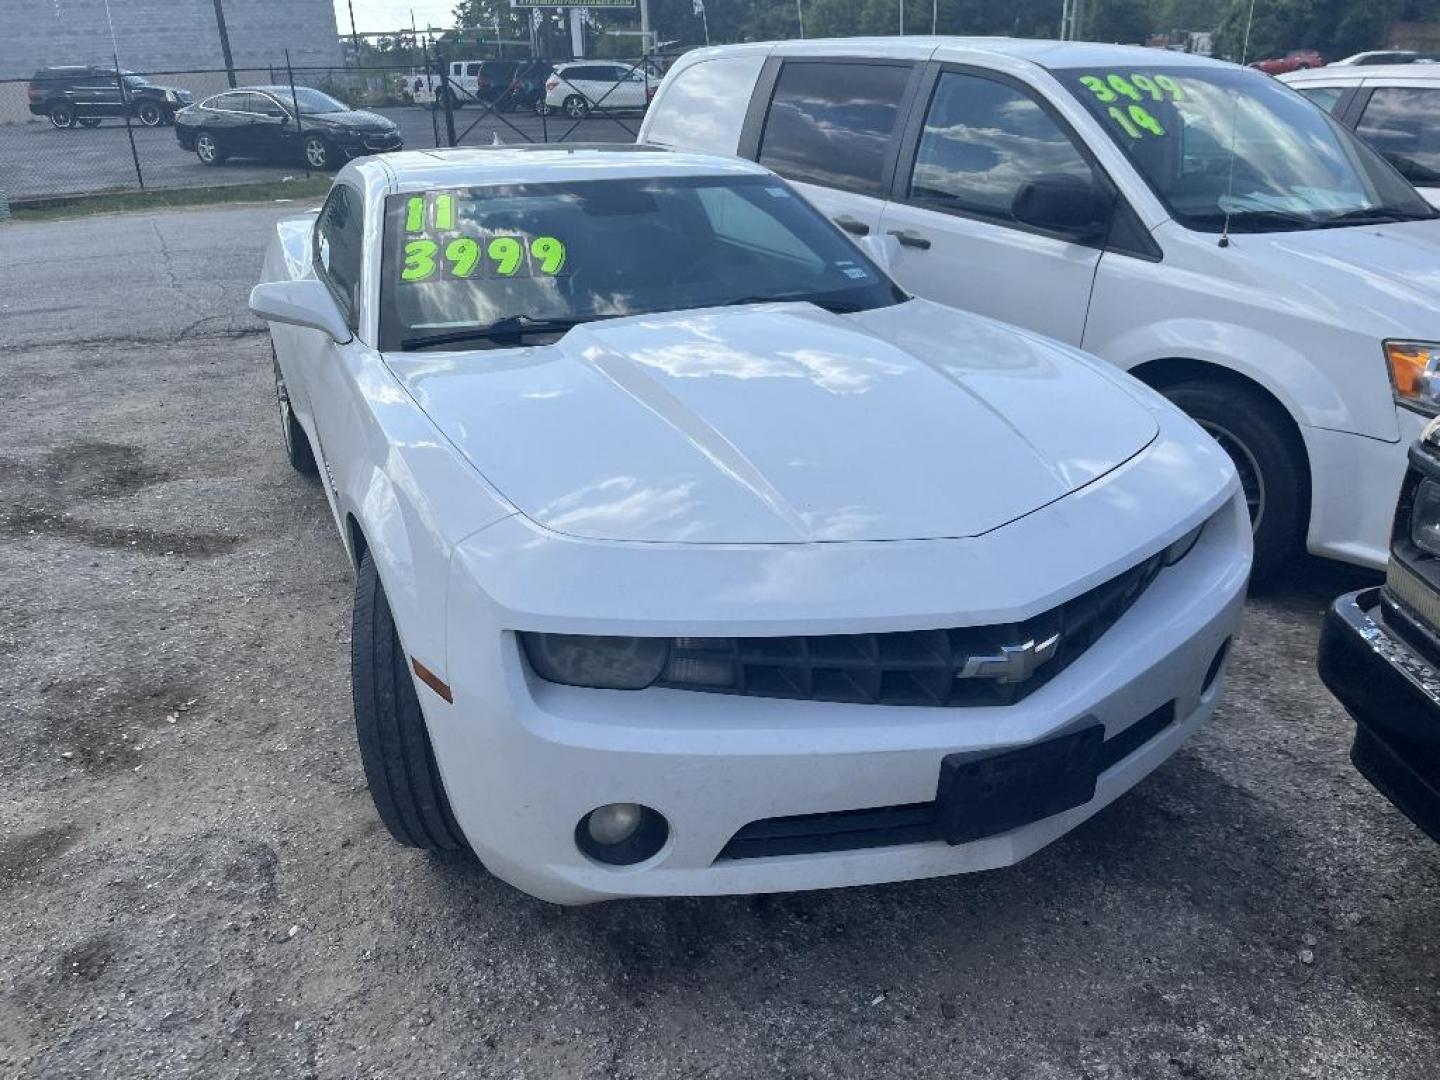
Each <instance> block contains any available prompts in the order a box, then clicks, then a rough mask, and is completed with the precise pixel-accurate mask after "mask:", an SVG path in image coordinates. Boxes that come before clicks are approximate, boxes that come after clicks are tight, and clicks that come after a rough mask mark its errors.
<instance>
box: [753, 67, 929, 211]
mask: <svg viewBox="0 0 1440 1080" xmlns="http://www.w3.org/2000/svg"><path fill="white" fill-rule="evenodd" d="M911 70H912V68H911V66H910V65H909V64H851V63H838V62H837V63H824V62H821V63H813V62H804V63H800V62H794V61H791V62H788V63H786V64H785V65H784V66H783V67H782V68H781V69H780V77H779V78H778V79H777V80H776V82H775V93H774V96H773V97H772V98H771V101H770V111H769V113H768V115H767V116H766V117H765V129H764V131H763V132H762V133H761V136H760V154H759V160H760V164H762V165H765V166H768V167H769V168H771V169H774V170H775V171H776V172H778V173H779V174H780V175H781V176H785V177H788V178H790V179H791V180H800V181H803V182H806V183H811V184H821V185H824V186H825V187H833V188H841V189H843V190H845V191H854V192H858V193H859V194H862V195H880V194H883V193H882V191H881V181H882V179H883V177H884V172H885V162H886V158H887V156H888V155H889V153H890V148H891V144H892V142H893V141H894V140H895V139H896V137H897V136H898V130H897V129H898V128H899V125H900V123H901V116H900V102H901V99H902V98H903V97H904V96H905V86H906V84H907V83H908V82H909V81H910V73H911Z"/></svg>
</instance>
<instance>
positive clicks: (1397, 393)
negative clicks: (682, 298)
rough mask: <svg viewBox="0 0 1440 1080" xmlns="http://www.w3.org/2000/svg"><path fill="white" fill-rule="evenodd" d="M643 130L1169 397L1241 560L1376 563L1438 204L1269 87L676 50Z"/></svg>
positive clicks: (1027, 63)
mask: <svg viewBox="0 0 1440 1080" xmlns="http://www.w3.org/2000/svg"><path fill="white" fill-rule="evenodd" d="M640 138H641V140H642V141H645V142H650V143H655V144H659V145H662V146H672V147H685V148H693V149H700V150H708V151H714V152H721V153H729V154H738V155H739V156H741V157H746V158H752V159H755V160H757V161H760V162H761V163H762V164H765V165H768V166H770V167H771V168H772V169H774V170H775V171H777V172H779V173H780V174H781V175H782V176H785V177H787V178H788V179H790V180H791V181H792V182H793V183H794V184H795V185H796V187H797V188H798V189H800V190H801V191H803V192H804V193H805V195H806V196H807V197H808V198H810V199H811V200H812V201H813V202H814V203H815V204H816V205H817V206H819V207H820V208H821V209H822V210H823V211H824V212H825V213H826V214H827V215H829V216H830V217H831V218H832V219H833V220H834V221H835V223H836V224H837V225H838V226H839V227H840V228H842V229H844V230H846V231H847V232H848V233H850V234H851V235H852V236H854V237H855V238H856V239H857V240H858V241H859V242H860V243H862V244H863V245H865V246H866V247H867V249H868V250H869V251H870V253H871V254H872V255H873V256H874V257H876V258H877V259H878V260H879V261H880V262H881V263H882V264H883V265H884V266H885V267H886V269H887V270H888V271H889V272H890V274H891V275H892V276H893V277H894V278H895V279H896V280H897V281H899V283H900V284H901V285H902V286H903V287H905V288H907V289H909V290H910V291H911V292H913V293H916V294H918V295H921V296H924V297H927V298H929V299H932V300H938V301H942V302H945V303H949V304H953V305H955V306H957V307H963V308H968V309H970V310H972V311H977V312H980V313H983V314H986V315H991V316H994V317H995V318H997V319H1001V320H1004V321H1005V322H1009V323H1015V324H1018V325H1020V326H1022V327H1027V328H1029V329H1032V330H1036V331H1039V332H1041V333H1043V334H1047V335H1049V336H1051V337H1054V338H1058V339H1060V340H1061V341H1065V342H1069V343H1070V344H1072V345H1078V346H1081V347H1082V348H1084V349H1087V350H1089V351H1090V352H1093V353H1096V354H1098V355H1100V356H1102V357H1104V358H1105V359H1107V360H1109V361H1110V362H1112V363H1114V364H1116V365H1117V366H1119V367H1121V368H1123V369H1125V370H1127V371H1129V372H1130V373H1131V374H1133V375H1135V376H1136V377H1138V378H1139V379H1141V380H1143V381H1145V382H1147V383H1149V384H1150V385H1151V386H1153V387H1155V388H1156V389H1158V390H1160V391H1161V392H1162V393H1164V394H1165V395H1166V396H1167V397H1169V398H1170V399H1171V400H1173V401H1174V402H1176V403H1177V404H1179V405H1180V406H1181V407H1183V408H1184V409H1185V410H1186V411H1188V412H1189V413H1190V414H1191V415H1192V416H1194V417H1195V419H1197V420H1198V421H1199V422H1200V423H1201V424H1202V425H1203V426H1204V427H1206V428H1207V429H1208V430H1209V431H1210V432H1211V434H1212V435H1214V436H1215V437H1216V438H1217V439H1218V440H1219V441H1220V442H1221V444H1222V445H1224V446H1225V448H1226V449H1227V450H1228V451H1229V452H1230V453H1231V455H1232V456H1233V457H1234V459H1235V462H1236V465H1237V466H1238V467H1239V470H1240V473H1241V477H1242V480H1243V482H1244V485H1245V492H1246V497H1247V501H1248V502H1249V504H1250V509H1251V514H1252V517H1253V519H1254V521H1255V526H1256V536H1255V539H1256V572H1257V574H1263V573H1266V572H1268V571H1273V570H1275V569H1277V568H1279V567H1282V566H1283V565H1285V563H1286V562H1287V561H1288V560H1289V559H1290V558H1292V557H1293V555H1294V553H1295V552H1297V551H1298V548H1299V546H1300V542H1301V540H1302V538H1303V539H1304V540H1305V541H1306V542H1307V544H1308V547H1309V550H1311V551H1312V552H1314V553H1316V554H1319V555H1324V556H1328V557H1331V558H1336V559H1343V560H1346V561H1349V562H1354V563H1359V564H1362V565H1366V566H1372V567H1377V568H1378V567H1381V566H1383V565H1384V563H1385V554H1386V548H1387V544H1388V539H1389V530H1390V522H1391V519H1392V517H1393V515H1394V510H1395V501H1396V497H1397V494H1398V492H1399V487H1400V480H1401V476H1402V474H1403V472H1404V462H1405V451H1406V447H1407V446H1408V445H1409V444H1410V443H1411V442H1412V441H1413V440H1414V439H1415V438H1416V437H1417V436H1418V435H1419V434H1420V431H1421V428H1422V427H1423V426H1424V423H1425V418H1426V417H1428V416H1433V415H1435V413H1436V412H1437V409H1440V220H1435V216H1436V215H1435V212H1434V211H1433V210H1432V209H1431V208H1430V207H1429V206H1428V205H1427V203H1426V202H1425V200H1424V199H1423V198H1421V196H1420V195H1419V194H1418V193H1417V192H1416V191H1415V189H1414V188H1413V187H1412V186H1411V185H1410V184H1409V182H1407V181H1406V180H1405V179H1404V178H1402V177H1401V176H1400V175H1399V174H1398V173H1397V172H1396V171H1395V170H1394V169H1393V168H1392V167H1391V166H1390V165H1389V164H1387V163H1386V162H1385V161H1384V160H1383V159H1382V158H1381V157H1380V155H1379V154H1377V153H1376V152H1375V151H1374V150H1372V149H1371V148H1370V147H1368V146H1366V145H1365V144H1364V143H1362V142H1361V141H1360V140H1358V139H1357V138H1355V137H1354V135H1352V134H1351V132H1349V131H1348V130H1347V129H1346V128H1345V127H1344V126H1342V125H1341V124H1339V123H1337V122H1336V121H1334V120H1333V119H1331V118H1330V117H1329V116H1327V115H1326V114H1325V113H1323V112H1322V111H1321V110H1319V109H1316V108H1314V107H1313V106H1312V105H1311V104H1310V103H1309V102H1307V101H1306V100H1305V99H1304V98H1302V97H1301V96H1300V95H1299V94H1296V93H1295V92H1294V91H1292V90H1290V89H1289V88H1288V87H1286V86H1284V85H1283V84H1281V83H1279V82H1277V81H1276V80H1274V79H1272V78H1270V77H1269V76H1267V75H1263V74H1261V73H1260V72H1258V71H1251V70H1247V69H1245V68H1241V67H1237V66H1235V65H1233V64H1226V63H1221V62H1219V61H1215V60H1208V59H1204V58H1201V57H1195V56H1187V55H1184V54H1178V53H1166V52H1159V51H1156V50H1153V49H1143V48H1138V47H1126V46H1111V45H1092V44H1085V43H1075V42H1044V41H1019V40H1013V41H1012V40H1006V39H997V38H976V39H963V38H875V39H844V40H834V41H815V40H812V41H790V42H780V43H765V44H752V45H737V46H726V47H723V48H715V49H702V50H696V51H694V52H691V53H688V54H686V55H685V56H683V57H681V58H680V60H679V61H677V62H676V64H675V66H674V67H673V68H672V69H671V71H670V73H669V75H668V76H667V77H666V79H665V81H664V83H663V84H662V85H661V87H660V89H659V91H658V92H657V94H656V96H655V100H654V102H653V104H652V106H651V109H650V112H649V114H648V115H647V117H646V119H645V122H644V124H643V126H642V127H641V130H640ZM1232 148H1233V152H1232ZM1075 407H1076V408H1077V409H1083V408H1084V407H1085V403H1084V402H1079V401H1077V402H1076V403H1075ZM952 465H953V466H954V467H957V468H963V467H964V462H955V463H952Z"/></svg>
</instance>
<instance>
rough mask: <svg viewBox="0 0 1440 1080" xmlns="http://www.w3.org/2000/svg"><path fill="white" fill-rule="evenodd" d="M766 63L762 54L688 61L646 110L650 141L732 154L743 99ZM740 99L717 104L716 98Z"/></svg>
mask: <svg viewBox="0 0 1440 1080" xmlns="http://www.w3.org/2000/svg"><path fill="white" fill-rule="evenodd" d="M764 63H765V56H764V54H763V53H758V52H756V53H742V54H740V55H738V56H721V57H717V58H716V59H714V60H702V61H701V62H700V63H698V64H691V65H690V66H689V67H687V68H685V69H683V70H682V71H680V72H679V73H678V74H676V75H675V76H674V77H673V78H672V79H671V80H670V83H669V85H668V86H666V87H665V92H664V96H663V97H662V98H660V100H659V103H658V105H657V106H656V107H652V108H651V110H650V113H651V117H650V128H649V130H648V131H647V132H646V133H645V135H646V138H647V139H649V141H650V142H653V143H659V144H660V145H661V146H693V147H695V148H696V149H699V150H708V151H710V152H712V153H716V154H733V153H735V150H736V148H737V147H738V146H739V145H740V132H741V129H742V128H743V127H744V124H745V108H744V104H743V103H744V102H747V101H749V100H750V91H751V88H752V87H753V86H754V85H755V78H756V76H758V75H759V74H760V68H761V66H762V65H763V64H764ZM726 101H729V102H740V103H741V105H740V106H739V107H737V108H717V107H716V103H717V102H726Z"/></svg>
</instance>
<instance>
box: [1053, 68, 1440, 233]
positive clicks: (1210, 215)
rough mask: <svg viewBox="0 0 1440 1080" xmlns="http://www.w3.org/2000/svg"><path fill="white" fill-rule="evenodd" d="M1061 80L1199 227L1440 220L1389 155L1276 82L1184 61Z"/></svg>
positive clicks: (1158, 190)
mask: <svg viewBox="0 0 1440 1080" xmlns="http://www.w3.org/2000/svg"><path fill="white" fill-rule="evenodd" d="M1053 74H1054V75H1055V77H1056V78H1058V79H1059V80H1060V81H1061V83H1063V84H1064V86H1065V87H1066V89H1068V90H1069V91H1070V93H1071V94H1073V95H1074V96H1075V98H1076V99H1077V100H1078V101H1079V102H1080V103H1081V104H1082V105H1084V106H1085V108H1086V109H1088V110H1089V111H1090V112H1091V113H1092V114H1093V115H1094V116H1095V117H1096V118H1097V119H1098V120H1099V121H1100V123H1101V124H1102V125H1104V127H1105V129H1106V130H1107V131H1108V132H1109V133H1110V136H1111V138H1113V139H1114V140H1115V142H1116V143H1118V144H1119V146H1120V149H1121V150H1123V151H1124V152H1125V154H1126V156H1127V157H1129V159H1130V160H1131V162H1133V163H1134V165H1135V167H1136V168H1137V169H1138V170H1139V171H1140V173H1141V174H1142V175H1143V176H1144V177H1145V180H1146V181H1147V182H1148V183H1149V185H1150V187H1151V188H1152V189H1154V191H1155V194H1156V195H1158V196H1159V197H1160V199H1161V200H1162V201H1163V202H1164V203H1165V205H1166V207H1167V209H1168V210H1169V211H1170V213H1171V214H1172V215H1174V217H1175V219H1176V220H1177V221H1179V222H1180V223H1181V224H1182V225H1185V226H1188V227H1189V228H1192V229H1196V230H1199V231H1203V232H1219V231H1220V230H1221V229H1222V228H1223V227H1224V226H1225V223H1226V218H1227V215H1228V217H1229V224H1230V228H1231V229H1232V230H1234V231H1249V232H1259V231H1264V232H1280V231H1285V230H1292V229H1306V228H1326V227H1335V226H1341V225H1350V224H1374V223H1376V222H1382V221H1406V220H1412V219H1417V218H1428V217H1433V216H1434V211H1432V210H1431V209H1430V208H1429V206H1428V205H1427V204H1426V202H1425V200H1424V199H1422V198H1421V197H1420V195H1419V194H1418V193H1417V192H1416V191H1415V189H1414V188H1412V187H1411V186H1410V184H1408V183H1407V182H1406V181H1404V180H1403V179H1401V177H1400V175H1399V174H1398V173H1396V172H1395V170H1394V169H1393V168H1391V167H1390V166H1389V165H1388V164H1386V162H1385V161H1384V160H1383V159H1382V158H1381V157H1380V155H1379V154H1377V153H1375V151H1373V150H1372V149H1370V148H1369V147H1368V146H1366V145H1365V144H1364V143H1362V142H1361V141H1360V140H1358V139H1357V138H1355V137H1354V136H1353V135H1351V134H1350V132H1348V131H1346V130H1345V129H1344V128H1343V127H1341V126H1340V125H1339V124H1337V123H1336V122H1335V121H1334V120H1332V119H1331V118H1330V116H1329V115H1327V114H1326V113H1325V112H1323V111H1322V110H1320V109H1317V108H1316V107H1315V106H1314V105H1313V104H1311V103H1310V102H1308V101H1306V100H1305V99H1304V98H1302V97H1301V96H1300V95H1299V94H1297V93H1295V92H1294V91H1293V90H1290V89H1288V88H1287V87H1285V86H1282V85H1281V84H1280V83H1278V82H1276V81H1275V80H1274V79H1271V78H1270V77H1269V76H1267V75H1262V74H1260V73H1258V72H1254V71H1247V70H1245V69H1244V68H1221V67H1213V68H1212V67H1198V66H1195V67H1191V66H1179V65H1175V66H1171V67H1164V66H1157V67H1149V66H1146V67H1114V68H1084V69H1080V68H1073V69H1067V70H1058V71H1055V72H1054V73H1053ZM1232 148H1233V150H1234V152H1233V154H1232V152H1231V150H1232Z"/></svg>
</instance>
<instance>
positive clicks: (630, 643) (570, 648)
mask: <svg viewBox="0 0 1440 1080" xmlns="http://www.w3.org/2000/svg"><path fill="white" fill-rule="evenodd" d="M520 643H521V644H522V645H523V646H524V648H525V655H526V657H528V658H529V660H530V666H531V667H532V668H534V669H535V674H537V675H539V676H540V677H541V678H542V679H545V680H546V681H547V682H555V683H563V684H564V685H566V686H589V687H593V688H595V689H599V690H643V689H645V687H647V686H649V685H650V684H651V683H653V682H654V681H655V680H656V679H658V678H659V677H660V673H661V672H662V671H664V670H665V663H666V661H667V660H668V659H669V658H670V640H669V639H668V638H641V637H596V636H593V635H590V634H528V633H525V634H521V635H520Z"/></svg>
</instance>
